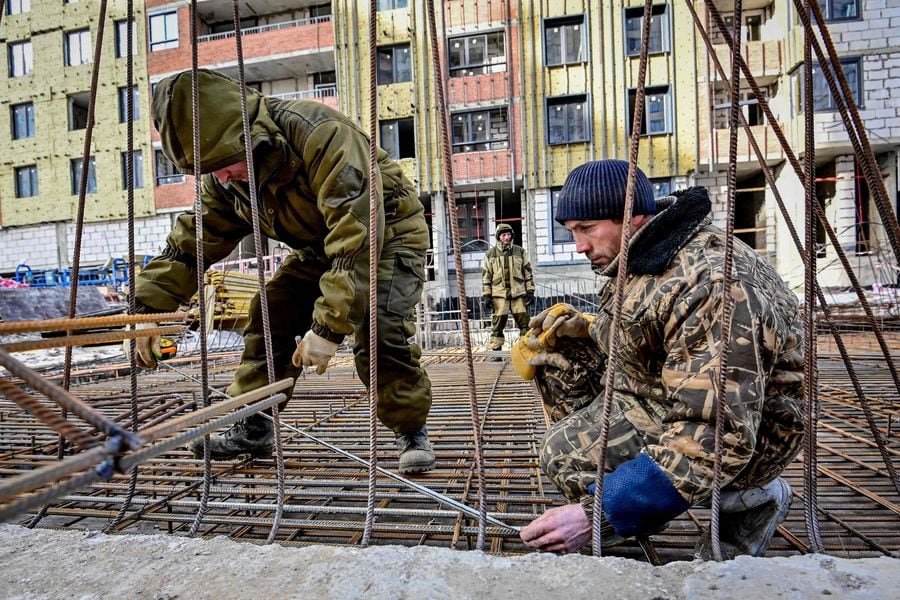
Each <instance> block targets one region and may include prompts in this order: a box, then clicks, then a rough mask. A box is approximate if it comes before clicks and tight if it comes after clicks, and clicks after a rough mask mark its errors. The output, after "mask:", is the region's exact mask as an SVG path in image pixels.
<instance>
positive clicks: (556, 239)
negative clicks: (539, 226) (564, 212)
mask: <svg viewBox="0 0 900 600" xmlns="http://www.w3.org/2000/svg"><path fill="white" fill-rule="evenodd" d="M560 192H562V188H556V189H552V190H550V223H551V225H550V240H551V242H552V243H554V244H571V243H572V242H574V241H575V236H574V235H572V232H571V231H569V230H568V229H567V228H566V227H565V225H560V224H559V223H558V222H557V221H556V218H555V217H556V207H557V205H558V204H559V198H560Z"/></svg>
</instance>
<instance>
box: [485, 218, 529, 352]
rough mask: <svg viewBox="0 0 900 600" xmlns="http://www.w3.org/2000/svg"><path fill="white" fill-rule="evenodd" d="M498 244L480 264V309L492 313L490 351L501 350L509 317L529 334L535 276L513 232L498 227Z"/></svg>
mask: <svg viewBox="0 0 900 600" xmlns="http://www.w3.org/2000/svg"><path fill="white" fill-rule="evenodd" d="M496 236H497V244H496V245H495V246H494V247H493V248H491V249H490V250H488V251H487V252H486V253H485V255H484V260H483V261H482V263H481V298H482V309H483V310H484V311H485V312H491V311H492V312H493V316H492V317H491V341H490V343H489V345H488V349H489V350H502V349H503V342H504V341H505V338H504V336H503V329H504V328H505V327H506V321H507V320H508V319H509V315H510V313H512V316H513V319H515V322H516V326H517V327H518V328H519V331H520V332H521V333H522V334H524V333H525V332H526V331H528V317H529V314H528V307H529V306H531V305H532V304H533V303H534V275H533V274H532V272H531V263H530V262H528V258H527V257H526V256H525V250H524V249H523V248H522V247H521V246H517V245H516V244H514V243H513V228H512V227H511V226H509V225H508V224H506V223H501V224H500V225H498V226H497V233H496Z"/></svg>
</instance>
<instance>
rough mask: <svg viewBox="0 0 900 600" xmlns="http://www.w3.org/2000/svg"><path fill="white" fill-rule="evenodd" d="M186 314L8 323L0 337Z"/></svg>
mask: <svg viewBox="0 0 900 600" xmlns="http://www.w3.org/2000/svg"><path fill="white" fill-rule="evenodd" d="M186 317H187V313H183V312H169V313H155V314H142V315H126V314H121V315H107V316H105V317H75V318H72V319H45V320H42V321H9V322H3V323H0V335H9V334H12V333H32V332H36V331H76V330H79V329H94V328H96V327H116V326H118V325H134V324H137V323H159V322H168V321H183V320H184V319H185V318H186Z"/></svg>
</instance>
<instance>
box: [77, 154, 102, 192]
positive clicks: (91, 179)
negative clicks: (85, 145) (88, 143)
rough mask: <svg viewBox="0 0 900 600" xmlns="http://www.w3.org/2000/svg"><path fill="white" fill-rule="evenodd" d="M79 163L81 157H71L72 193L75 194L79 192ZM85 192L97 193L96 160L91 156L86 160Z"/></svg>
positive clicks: (80, 162) (80, 163)
mask: <svg viewBox="0 0 900 600" xmlns="http://www.w3.org/2000/svg"><path fill="white" fill-rule="evenodd" d="M81 165H82V159H80V158H73V159H72V166H71V171H72V195H73V196H77V195H79V194H80V193H81V168H82V167H81ZM87 193H88V194H96V193H97V160H96V159H95V158H94V157H93V156H92V157H91V158H90V160H89V161H88V178H87Z"/></svg>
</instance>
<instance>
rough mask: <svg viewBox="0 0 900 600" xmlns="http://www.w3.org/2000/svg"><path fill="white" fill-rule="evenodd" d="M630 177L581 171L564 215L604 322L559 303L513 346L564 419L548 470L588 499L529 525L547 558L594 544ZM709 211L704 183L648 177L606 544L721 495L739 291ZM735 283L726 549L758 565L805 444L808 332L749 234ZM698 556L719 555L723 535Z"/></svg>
mask: <svg viewBox="0 0 900 600" xmlns="http://www.w3.org/2000/svg"><path fill="white" fill-rule="evenodd" d="M627 170H628V165H627V163H625V162H623V161H596V162H594V163H587V164H586V165H582V166H581V167H579V168H578V169H575V170H574V171H573V172H572V173H571V174H570V176H569V178H568V179H567V182H566V184H565V187H564V188H563V190H562V197H561V200H560V204H559V207H558V209H557V214H556V219H557V220H558V221H560V222H562V223H564V224H565V225H566V227H568V228H569V229H571V230H572V231H573V233H574V236H575V241H576V245H577V249H578V251H579V252H583V253H584V254H585V255H586V256H587V257H588V258H589V259H591V260H592V262H593V263H594V269H595V271H596V272H598V273H599V274H600V275H603V276H605V277H609V278H610V279H609V280H608V281H607V282H606V284H605V285H604V287H603V288H602V290H601V292H600V298H599V308H598V309H597V314H596V316H592V315H585V314H582V313H579V312H578V311H576V310H575V309H574V308H572V307H571V306H568V305H556V306H554V307H551V308H549V309H547V310H546V311H544V312H543V313H541V314H540V315H538V316H536V317H535V318H534V319H533V320H532V323H531V324H532V329H531V330H530V331H529V333H528V335H526V337H525V338H524V339H523V340H521V341H520V342H519V343H518V344H517V345H516V347H515V348H514V350H513V362H514V364H515V365H516V366H517V367H518V368H519V371H520V372H521V373H522V374H523V375H524V376H525V377H529V378H531V377H535V378H536V379H537V382H538V390H539V391H540V393H541V395H542V398H543V400H544V402H545V404H546V405H547V406H548V412H549V414H550V415H551V416H552V417H553V418H554V420H557V422H556V423H555V424H554V425H553V426H552V427H551V429H550V430H549V431H548V433H547V435H546V437H545V438H544V441H543V444H542V447H541V455H540V460H541V467H542V469H543V470H544V472H545V473H546V474H547V475H548V476H549V477H550V478H551V479H552V480H553V482H554V483H555V484H556V485H557V486H558V487H559V489H560V490H561V491H562V492H563V493H564V494H565V495H566V497H567V498H569V500H570V501H571V502H573V504H571V505H568V506H564V507H560V508H556V509H551V510H550V511H547V513H545V514H544V515H542V516H541V517H540V518H538V519H537V520H536V521H534V522H533V523H532V524H530V525H529V526H528V527H526V528H525V529H523V531H522V538H523V540H525V542H526V543H527V544H529V545H530V546H533V547H537V548H542V549H546V550H555V551H564V552H566V551H568V552H571V551H575V550H577V549H578V548H580V547H581V546H583V545H584V544H586V543H587V542H588V541H589V539H590V517H591V515H592V508H593V502H594V496H593V495H594V491H595V485H594V483H595V478H596V471H597V465H598V463H599V459H600V456H599V451H598V450H597V448H596V447H595V446H596V442H597V441H598V439H599V432H600V420H601V415H602V409H603V396H604V387H605V364H606V358H607V356H608V355H609V328H610V325H611V320H612V310H613V295H614V288H615V278H616V276H617V274H618V268H619V264H618V261H617V258H616V254H617V253H618V247H619V243H620V240H621V229H622V222H621V216H622V213H623V210H622V205H623V204H624V192H625V180H626V175H627ZM709 212H710V202H709V199H708V196H707V193H706V190H705V189H703V188H690V189H688V190H685V191H683V192H678V193H676V194H675V195H674V196H670V197H667V198H663V199H661V200H660V201H658V202H656V201H654V199H653V193H652V187H651V186H650V183H649V181H648V180H647V179H646V177H645V176H644V175H643V173H640V172H639V173H638V181H637V184H636V190H635V215H636V216H635V217H634V219H633V221H632V227H633V229H635V230H636V233H635V235H634V237H633V238H632V240H631V242H630V246H629V261H628V262H629V265H628V274H627V279H626V282H625V295H624V302H623V309H622V321H621V328H620V330H619V364H618V368H617V372H616V374H615V378H614V386H615V388H614V390H613V394H612V400H613V406H612V414H611V418H610V422H609V438H608V440H609V441H608V448H607V452H606V460H605V466H606V469H607V471H608V475H606V477H605V479H604V487H603V497H602V499H601V505H602V507H603V519H604V530H605V531H606V532H607V534H613V533H615V534H617V536H620V537H623V538H624V537H628V536H634V535H648V534H652V533H654V532H656V531H659V530H660V529H662V528H664V527H665V526H666V524H667V523H668V522H669V521H670V520H672V519H673V518H675V517H677V516H678V515H679V514H681V513H683V512H684V511H685V510H687V509H688V508H689V507H691V506H692V505H704V504H706V505H708V502H709V499H710V496H711V494H712V487H713V461H714V436H715V421H716V411H715V408H714V403H715V400H716V386H717V382H718V379H719V372H720V371H719V365H720V362H719V361H720V352H721V346H720V344H719V339H720V335H721V323H722V307H723V292H724V290H725V286H726V285H728V283H727V281H726V277H725V273H724V268H723V261H724V246H725V233H724V232H723V231H722V230H721V229H719V228H717V227H714V226H713V225H711V224H710V218H709ZM615 215H618V217H619V220H618V221H616V220H614V218H615ZM616 230H617V231H618V233H617V234H616ZM730 287H731V293H732V296H733V298H734V309H733V324H732V330H731V337H730V342H729V343H730V349H731V352H730V354H729V357H728V366H727V369H726V393H725V411H726V412H725V421H724V429H723V431H722V433H723V437H722V439H723V447H722V456H721V469H722V471H721V482H722V485H723V495H722V503H721V508H722V528H721V540H722V547H723V550H724V552H725V553H726V555H734V554H754V555H759V554H761V553H763V552H765V550H766V549H767V548H768V545H769V543H770V541H771V538H772V535H773V533H774V530H775V527H776V526H777V524H778V523H780V522H781V521H783V520H784V518H785V516H786V514H787V511H788V510H789V508H790V487H789V486H788V485H787V483H786V482H784V480H783V479H781V478H779V477H778V476H779V475H780V474H781V472H782V471H783V470H784V469H785V467H786V466H787V464H788V463H790V462H791V461H792V460H793V459H794V457H795V456H796V455H797V453H798V452H799V450H800V445H801V439H802V435H803V422H802V418H801V397H802V394H801V392H802V382H803V380H802V347H801V339H802V332H801V324H800V319H799V309H798V305H797V300H796V297H795V295H794V294H793V293H792V292H791V291H790V290H789V289H788V288H787V286H786V285H785V283H784V282H783V281H782V280H781V279H780V278H779V277H778V275H777V274H776V273H775V272H774V271H773V270H772V268H771V267H770V266H769V265H768V264H767V263H766V262H765V261H764V260H762V259H761V258H760V257H759V256H758V255H757V254H756V252H754V251H753V249H751V248H750V247H749V246H747V245H746V244H743V243H742V242H740V241H739V240H735V245H734V275H733V280H732V283H731V286H730ZM606 539H607V540H609V539H610V538H609V537H607V538H606ZM613 539H614V537H613ZM699 554H700V555H701V556H708V555H709V540H708V536H707V537H705V538H704V539H703V540H702V542H701V546H700V552H699Z"/></svg>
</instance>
